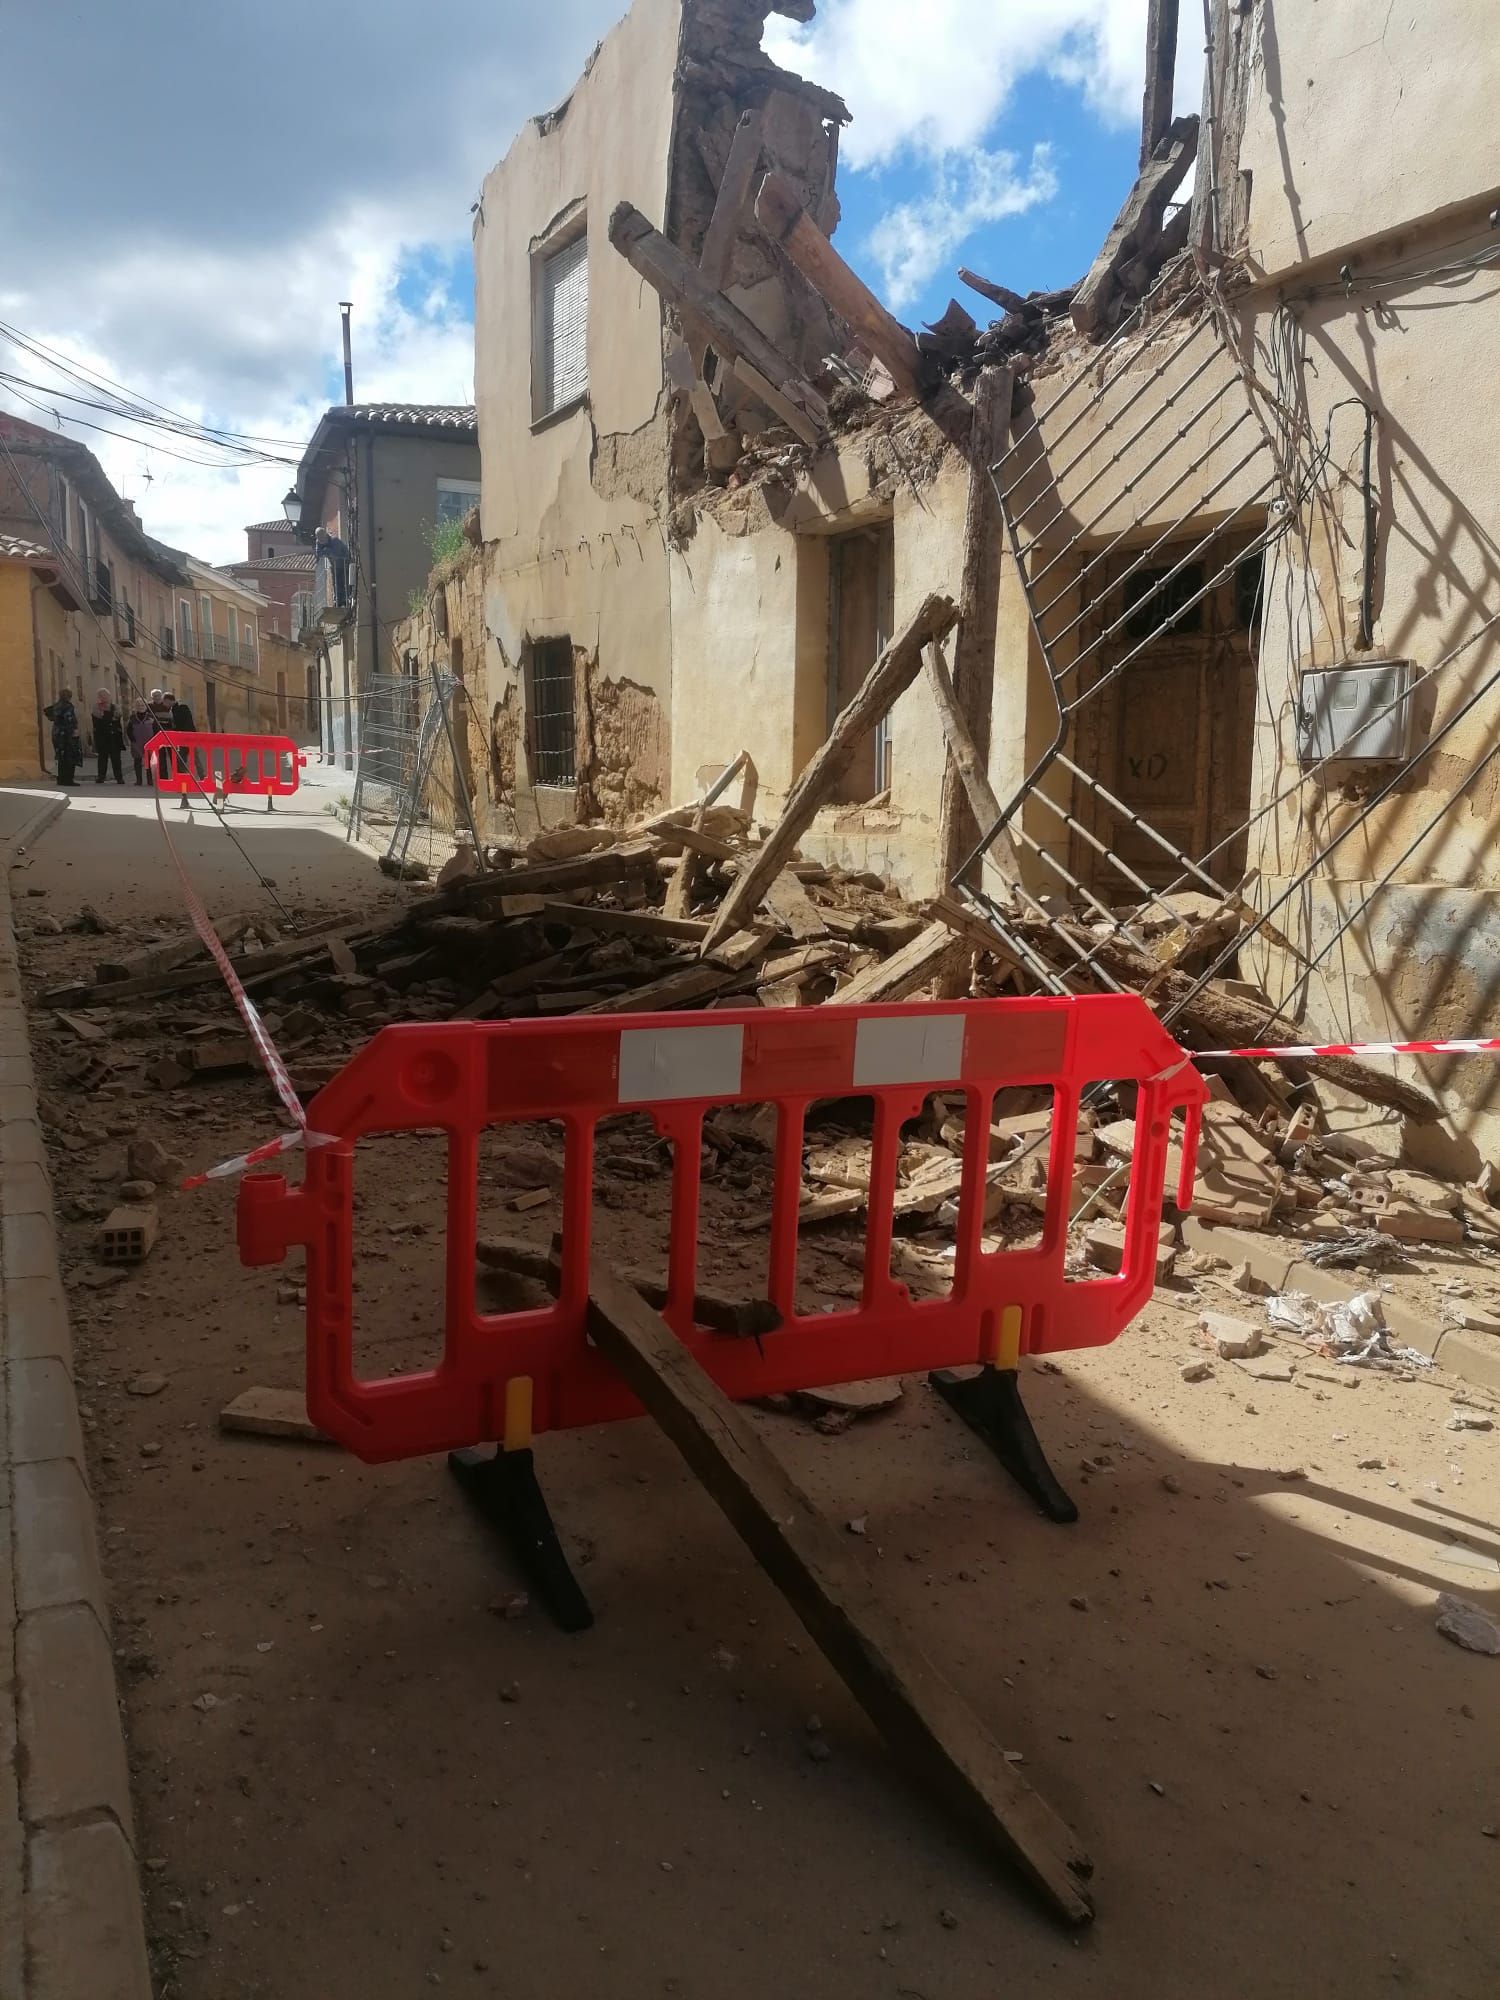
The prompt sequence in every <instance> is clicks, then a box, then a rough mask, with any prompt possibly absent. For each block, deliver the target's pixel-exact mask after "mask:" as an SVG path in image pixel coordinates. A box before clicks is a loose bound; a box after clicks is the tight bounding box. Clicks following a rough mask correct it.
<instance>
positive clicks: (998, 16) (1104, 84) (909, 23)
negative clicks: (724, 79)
mask: <svg viewBox="0 0 1500 2000" xmlns="http://www.w3.org/2000/svg"><path fill="white" fill-rule="evenodd" d="M1190 11H1191V0H1189V12H1190ZM1182 39H1183V43H1184V45H1186V44H1188V43H1189V42H1190V41H1191V39H1192V37H1191V29H1189V31H1188V33H1187V34H1185V35H1184V36H1183V38H1182ZM1145 43H1146V0H1025V4H1024V5H1021V4H1010V5H1007V4H1005V0H924V4H923V5H922V6H921V7H920V8H919V9H913V8H912V6H911V4H910V0H822V4H821V5H820V6H819V9H818V13H817V15H816V16H815V18H814V19H813V20H812V21H811V22H809V23H808V24H806V26H799V25H796V24H794V23H791V22H785V21H780V20H777V19H774V18H773V19H772V21H771V22H770V23H768V25H767V30H766V49H767V51H768V53H769V54H771V55H772V56H773V57H774V58H775V59H776V60H777V61H778V62H784V63H786V64H787V65H788V67H790V68H793V69H798V68H800V69H804V70H810V71H811V73H812V74H813V75H815V76H817V77H818V78H819V79H820V80H821V81H823V82H826V83H828V84H830V85H831V86H832V87H833V88H835V89H836V90H837V91H838V92H839V94H840V95H841V96H842V97H843V98H844V99H845V100H846V101H847V103H848V105H849V109H850V110H851V111H852V112H853V114H854V122H853V124H852V125H851V126H850V127H849V130H848V132H847V133H846V134H845V137H844V140H843V142H842V144H841V146H840V149H839V152H840V158H841V160H842V161H844V162H847V164H848V165H850V166H852V167H856V168H859V167H873V166H879V165H882V164H884V163H886V162H888V161H890V160H892V159H894V158H895V157H896V156H897V155H898V154H900V153H903V152H911V153H917V154H925V155H926V156H927V157H928V158H930V159H941V158H942V156H943V155H944V154H946V153H950V152H960V153H961V152H964V151H966V150H968V149H970V148H972V147H975V146H977V145H979V144H980V143H981V142H982V140H983V139H984V137H985V135H986V134H987V133H988V132H989V130H990V128H991V127H992V126H993V125H994V123H995V121H996V119H997V118H999V117H1000V115H1001V114H1002V112H1003V111H1004V110H1005V108H1006V105H1007V104H1008V102H1009V101H1010V98H1011V95H1012V93H1013V91H1014V90H1015V87H1016V85H1017V83H1018V82H1019V81H1020V79H1021V78H1022V77H1023V76H1026V75H1028V74H1030V73H1033V72H1036V71H1045V72H1048V73H1050V74H1052V75H1054V76H1057V77H1059V78H1060V79H1061V80H1062V81H1064V82H1067V83H1069V84H1071V85H1073V86H1074V87H1076V88H1079V89H1081V90H1082V91H1083V93H1084V96H1085V97H1086V99H1087V101H1088V102H1089V104H1090V105H1091V107H1092V108H1093V109H1094V110H1095V111H1096V112H1097V113H1098V114H1099V115H1100V116H1101V117H1105V118H1107V119H1109V120H1110V121H1111V122H1112V123H1118V124H1127V123H1129V122H1130V121H1131V120H1132V119H1136V118H1138V117H1139V116H1140V105H1141V88H1142V84H1143V80H1144V75H1145Z"/></svg>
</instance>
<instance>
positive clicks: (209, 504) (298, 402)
mask: <svg viewBox="0 0 1500 2000" xmlns="http://www.w3.org/2000/svg"><path fill="white" fill-rule="evenodd" d="M622 11H623V6H622V4H621V0H552V5H550V6H549V7H548V8H546V9H543V10H540V11H535V12H532V13H529V14H524V15H523V13H522V12H521V10H518V9H514V8H507V7H497V6H496V5H495V0H448V5H447V7H446V9H445V11H444V15H443V19H442V23H441V26H440V28H439V27H435V26H434V23H433V20H432V18H431V17H430V12H429V11H424V10H422V9H420V8H414V7H412V6H411V5H410V0H326V4H325V6H324V8H323V9H322V11H321V12H320V13H319V15H318V17H317V20H316V22H315V23H314V24H312V25H311V26H309V27H308V30H307V33H306V34H305V35H304V36H303V38H302V42H301V43H300V44H299V45H298V49H297V52H296V53H295V54H293V55H291V56H289V54H288V44H287V41H286V37H285V35H284V34H281V33H278V32H277V31H276V30H275V27H274V26H273V24H272V22H271V19H270V17H268V16H267V14H266V11H265V8H264V6H263V5H260V4H257V0H211V4H208V5H202V6H198V7H193V8H186V9H185V8H184V7H183V6H182V4H181V0H132V4H131V5H130V6H129V7H118V6H106V7H98V6H92V7H89V8H86V9H85V12H86V13H87V14H88V16H89V20H88V28H87V33H86V34H84V35H83V36H81V37H80V35H79V32H78V23H77V18H76V17H77V13H78V10H77V9H76V8H67V7H52V8H46V7H29V8H22V9H19V10H15V18H14V19H13V20H8V24H7V42H6V54H7V57H8V58H9V59H10V67H11V69H12V70H13V72H14V74H16V75H17V76H23V75H30V76H41V77H46V76H52V77H59V76H61V77H66V79H67V82H66V86H65V87H61V86H60V87H59V88H58V89H56V90H33V91H29V92H13V93H12V101H11V102H10V103H8V105H7V114H6V117H5V119H4V120H3V121H0V204H3V205H4V207H5V211H6V217H7V229H6V250H5V257H4V260H3V263H0V319H4V320H6V321H8V322H9V323H10V324H11V325H13V326H15V327H17V328H19V329H21V330H23V331H24V332H26V333H27V334H30V335H33V336H35V337H36V338H37V339H39V340H41V341H43V342H45V343H46V344H47V345H48V346H50V347H54V348H57V349H59V350H61V351H63V352H65V353H66V354H68V355H70V356H72V357H74V358H75V359H78V360H80V361H83V362H85V363H87V364H88V365H89V366H90V367H92V368H95V369H98V370H100V371H102V372H103V373H105V374H107V375H109V376H111V377H112V378H113V379H114V380H116V381H118V382H122V383H125V384H128V385H129V386H130V387H131V388H132V389H134V390H136V391H138V392H140V393H142V394H145V395H148V396H150V397H153V398H155V399H156V400H157V401H159V402H162V403H166V404H168V405H170V406H171V407H172V408H173V409H175V410H179V411H181V412H182V413H184V414H185V415H187V416H190V417H193V418H195V419H197V420H199V421H207V422H211V423H214V424H216V425H219V426H221V427H224V428H228V429H233V430H237V431H244V432H255V433H260V434H266V435H269V436H271V437H275V438H285V439H291V440H295V441H296V442H295V444H294V446H293V448H292V449H291V450H290V451H289V452H288V456H289V457H292V458H295V457H296V456H297V454H298V453H299V452H300V450H301V447H302V445H303V444H304V443H305V442H306V440H307V438H308V437H309V436H310V435H311V431H312V428H313V425H314V424H315V423H316V421H317V418H318V416H319V414H320V413H321V411H322V410H323V409H324V408H326V406H327V404H328V403H329V401H330V400H332V399H333V398H334V397H335V396H338V395H339V394H340V393H341V392H340V391H339V389H338V388H337V386H336V385H337V382H338V378H339V313H338V302H339V300H340V299H352V300H353V301H354V316H353V319H354V362H355V394H356V396H358V397H359V398H360V400H361V401H377V400H384V399H386V398H397V397H404V398H406V399H408V400H412V401H422V402H467V401H469V400H471V398H472V395H473V330H472V327H471V326H470V325H469V324H468V323H467V317H466V313H467V303H468V299H469V298H470V297H471V296H472V293H471V278H470V275H469V261H468V260H469V212H468V211H469V203H470V202H471V200H472V199H473V198H474V195H475V194H476V193H477V191H478V187H479V183H480V180H481V179H482V177H483V175H484V174H485V172H487V171H488V169H489V168H490V167H491V166H492V165H493V164H494V162H495V161H496V160H497V159H498V158H499V157H500V156H501V154H503V153H504V152H505V150H506V148H507V147H508V146H509V144H510V142H511V139H512V138H513V136H514V134H515V133H516V131H517V130H518V129H519V127H520V125H521V123H522V121H523V119H524V118H526V117H527V116H528V115H529V114H531V113H533V112H535V111H539V110H542V109H545V108H546V107H547V106H549V105H552V104H555V103H556V102H557V101H558V99H559V98H560V97H561V96H562V94H563V93H564V92H565V91H566V89H567V88H568V86H569V84H570V83H571V81H572V79H573V78H574V77H575V76H576V74H577V73H578V71H579V70H580V69H581V68H582V66H583V63H584V61H585V59H586V58H587V55H588V52H589V49H590V48H591V47H592V46H593V44H594V42H595V41H596V40H597V39H598V36H599V35H600V34H601V33H603V32H604V31H605V30H607V28H608V27H609V25H610V23H611V22H612V20H613V19H614V18H615V16H616V15H617V14H618V13H620V12H622ZM206 78H211V79H212V84H211V85H205V81H204V80H205V79H206ZM205 91H206V94H205ZM153 105H155V106H159V107H160V108H161V113H162V115H160V116H155V115H143V112H142V107H143V106H147V107H149V106H153ZM184 118H186V119H187V120H188V126H192V127H193V131H194V136H193V137H192V138H191V139H188V140H186V141H185V138H184V134H185V132H186V131H187V129H188V126H185V125H184V123H183V120H184ZM194 120H196V125H194ZM43 162H45V166H43V165H42V163H43ZM403 279H404V280H405V281H404V282H403ZM0 369H3V370H4V371H6V372H7V373H11V374H15V375H20V376H22V377H25V378H28V379H29V380H31V381H34V382H41V381H45V380H49V379H50V380H52V381H53V382H54V385H55V386H61V385H59V384H57V378H56V377H54V376H51V375H50V373H49V371H48V370H47V369H46V368H45V367H44V366H43V365H42V364H40V363H38V362H37V361H36V360H35V359H34V358H33V357H29V356H23V355H21V354H19V353H18V352H17V350H16V349H15V348H13V347H12V346H11V345H10V344H9V343H8V342H6V341H5V340H4V339H0ZM72 386H76V385H72ZM24 394H25V395H31V396H33V398H34V400H35V401H37V402H42V403H47V402H48V401H49V397H48V395H47V394H46V392H45V391H43V392H35V391H30V390H27V391H25V392H24ZM50 400H51V401H52V402H54V403H56V405H57V407H58V408H60V409H62V410H64V412H66V409H67V405H65V404H62V403H61V402H60V401H59V400H58V399H57V398H56V396H55V395H53V396H52V397H51V398H50ZM0 404H4V405H5V406H7V407H10V408H14V409H15V410H16V411H17V412H18V413H19V414H20V415H23V416H26V417H29V418H32V419H34V420H35V421H38V422H46V423H50V421H51V418H50V416H49V415H48V414H46V413H45V412H43V411H38V410H37V409H35V408H33V407H32V406H31V405H30V404H29V403H27V402H26V401H25V400H23V393H21V392H17V391H16V390H15V389H14V388H7V387H6V386H5V385H4V384H0ZM79 414H82V415H85V416H91V417H98V420H99V421H100V422H101V423H105V424H110V423H113V421H114V420H113V419H112V418H110V417H108V416H104V415H101V414H100V413H99V412H95V411H82V412H80V413H79ZM74 434H75V435H77V436H79V437H80V438H81V439H82V440H83V441H84V442H85V443H86V444H88V445H89V446H90V448H91V449H92V450H93V451H95V452H96V453H97V455H98V456H99V458H100V460H101V461H102V463H103V464H104V466H105V469H106V471H107V472H108V473H109V474H110V476H111V478H112V479H113V480H115V482H116V483H117V485H118V486H119V487H120V489H121V491H122V492H123V493H125V494H126V495H127V497H129V498H131V499H133V500H135V502H136V504H137V505H138V506H139V507H140V509H141V513H142V515H143V518H144V520H145V523H146V526H147V528H148V529H149V530H150V531H151V532H152V533H154V534H157V535H159V536H160V537H161V538H162V539H163V540H165V541H169V542H173V543H175V544H176V545H178V546H180V547H186V548H189V549H191V550H192V551H193V553H194V554H196V555H199V556H202V557H204V558H206V559H208V560H210V561H215V562H227V561H232V560H235V559H236V558H238V557H239V556H241V555H242V554H243V552H244V536H243V533H242V526H243V523H245V522H246V521H252V520H258V519H261V518H264V517H269V516H271V515H274V514H277V513H279V512H280V505H281V495H282V493H283V492H284V491H285V489H286V486H287V482H288V477H289V471H290V468H289V467H287V466H284V465H282V466H270V467H262V468H258V469H254V470H232V471H224V470H222V469H220V468H218V467H208V466H200V465H191V464H184V463H182V462H181V461H180V460H179V459H175V458H172V457H169V456H168V451H169V450H176V449H178V448H179V446H178V443H177V442H176V441H174V440H173V439H170V438H164V437H160V436H157V437H155V438H153V439H152V441H151V442H150V444H149V445H143V444H140V443H127V442H124V441H122V440H120V439H115V438H110V437H106V436H101V435H100V434H99V433H98V432H97V431H92V430H86V429H82V428H77V429H76V430H75V432H74ZM181 448H182V449H185V450H188V451H195V450H197V447H194V446H182V447H181ZM202 455H207V454H202ZM147 471H149V472H150V473H151V475H152V476H151V479H150V481H149V482H147V480H146V478H145V474H146V472H147Z"/></svg>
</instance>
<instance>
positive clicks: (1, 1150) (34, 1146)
mask: <svg viewBox="0 0 1500 2000" xmlns="http://www.w3.org/2000/svg"><path fill="white" fill-rule="evenodd" d="M27 1162H30V1163H34V1164H35V1165H37V1166H42V1167H45V1166H46V1164H47V1142H46V1140H45V1139H44V1138H43V1137H42V1128H41V1125H40V1124H39V1123H38V1122H37V1120H36V1119H35V1118H30V1119H26V1118H12V1119H10V1120H8V1121H6V1122H4V1123H0V1167H13V1166H19V1165H22V1164H25V1163H27Z"/></svg>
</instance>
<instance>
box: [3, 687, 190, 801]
mask: <svg viewBox="0 0 1500 2000" xmlns="http://www.w3.org/2000/svg"><path fill="white" fill-rule="evenodd" d="M42 713H43V715H45V716H46V718H47V720H48V721H49V722H50V723H51V724H52V751H53V755H54V757H55V758H56V760H57V782H58V783H59V784H60V785H76V784H77V782H78V768H79V766H80V765H81V764H82V762H83V760H84V756H85V751H84V742H83V731H82V728H81V727H80V724H79V720H78V710H77V709H76V708H75V707H74V706H73V697H72V695H71V694H70V693H69V692H68V690H67V689H66V688H64V689H63V691H62V693H61V694H60V695H59V696H58V697H57V700H56V701H53V702H49V703H48V704H47V706H46V708H44V709H43V710H42ZM197 726H198V725H197V723H196V722H195V721H194V720H193V711H192V710H191V709H190V708H189V707H188V705H187V703H186V702H185V701H184V700H183V699H182V697H181V696H180V695H175V694H171V693H168V692H166V691H165V690H164V689H162V688H152V690H151V697H150V700H149V701H137V702H136V703H135V705H134V707H133V708H132V709H131V711H130V715H129V718H128V719H122V717H121V715H120V705H119V703H118V702H117V701H116V700H115V698H114V696H113V695H112V694H111V693H110V691H109V689H108V688H100V690H99V692H98V693H97V694H96V695H95V697H94V706H93V709H92V710H91V712H90V714H89V731H90V734H91V736H92V738H93V746H94V761H95V765H96V767H97V775H96V776H95V778H94V783H95V784H96V785H102V784H103V783H104V779H105V775H106V773H112V774H113V776H114V781H115V783H116V784H117V785H123V784H124V782H125V774H124V768H123V759H124V754H125V749H126V746H127V744H128V745H129V748H130V761H131V763H132V765H133V766H134V767H135V781H136V783H137V784H138V785H140V784H146V785H149V784H150V783H151V771H150V767H149V760H148V759H147V756H146V745H147V744H148V743H149V742H150V741H151V739H152V737H153V736H157V735H159V734H160V733H161V731H162V730H164V729H171V730H175V731H177V732H178V733H179V734H180V733H183V732H186V731H191V730H194V729H196V728H197ZM178 758H179V762H180V763H181V764H182V768H183V769H186V767H187V766H186V758H187V752H186V751H185V750H182V751H179V752H178ZM183 804H184V805H186V804H187V800H186V799H185V798H184V800H183Z"/></svg>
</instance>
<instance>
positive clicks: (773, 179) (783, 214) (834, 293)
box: [752, 173, 927, 395]
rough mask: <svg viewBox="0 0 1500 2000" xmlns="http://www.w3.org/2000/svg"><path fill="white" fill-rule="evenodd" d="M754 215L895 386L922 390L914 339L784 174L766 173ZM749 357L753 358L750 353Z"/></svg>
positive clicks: (921, 367)
mask: <svg viewBox="0 0 1500 2000" xmlns="http://www.w3.org/2000/svg"><path fill="white" fill-rule="evenodd" d="M755 219H756V221H757V222H758V223H759V224H760V226H761V228H762V229H764V230H765V232H766V234H767V235H768V236H769V237H770V238H771V240H772V241H773V242H775V243H779V244H780V245H781V247H782V249H783V250H784V251H785V252H786V254H787V256H788V257H789V258H790V259H791V261H792V263H793V264H795V265H796V267H797V269H798V270H799V271H800V272H801V273H802V275H803V277H804V278H806V280H807V282H808V283H809V284H810V285H811V286H812V288H813V290H814V291H815V292H817V293H818V295H819V296H820V297H821V298H822V299H823V300H825V301H826V303H827V304H828V305H830V306H832V308H833V310H834V311H835V312H836V313H837V314H838V315H839V317H840V318H841V319H843V320H845V321H846V322H847V323H848V325H849V327H850V329H851V330H852V331H853V332H854V333H857V334H858V335H859V336H860V338H861V339H862V340H863V341H864V342H865V344H866V346H867V347H868V348H869V349H870V352H871V353H872V354H876V355H878V356H879V357H880V359H881V360H882V361H883V362H884V363H885V365H886V367H887V368H889V369H890V371H891V375H892V377H893V378H894V380H895V383H896V387H897V388H898V389H904V390H906V391H907V393H908V394H910V395H916V394H918V393H920V391H921V389H922V387H923V385H924V384H925V382H926V381H927V370H926V367H925V365H924V363H923V360H922V356H921V354H920V353H919V351H918V349H917V343H916V341H915V340H914V339H913V338H912V336H911V334H910V332H909V331H908V329H907V328H906V327H904V326H902V324H901V322H900V321H899V320H897V319H893V318H892V317H891V315H890V314H889V313H888V312H887V311H886V309H885V307H884V306H883V305H882V304H881V303H880V301H879V299H877V298H876V296H875V294H874V293H873V292H872V291H871V290H870V288H869V286H868V285H867V284H866V283H865V281H864V279H863V278H861V277H859V276H857V275H856V273H855V272H853V271H851V270H850V268H849V266H848V265H847V264H846V263H845V262H844V260H843V258H842V257H841V256H840V255H839V253H838V251H837V250H835V249H834V247H833V245H832V244H831V243H830V242H829V240H828V238H827V237H826V236H825V235H824V234H823V232H822V230H821V229H819V227H818V225H817V224H816V223H815V222H814V221H813V219H812V217H811V216H810V215H809V214H808V213H807V211H806V209H805V208H804V207H803V206H802V204H801V202H800V201H799V200H798V199H797V190H796V188H795V187H793V185H792V183H791V182H790V181H789V180H788V179H787V177H786V175H785V174H783V173H769V174H767V175H766V177H765V179H764V180H763V181H762V182H761V184H760V192H759V194H757V195H756V197H755ZM752 358H753V357H752Z"/></svg>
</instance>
